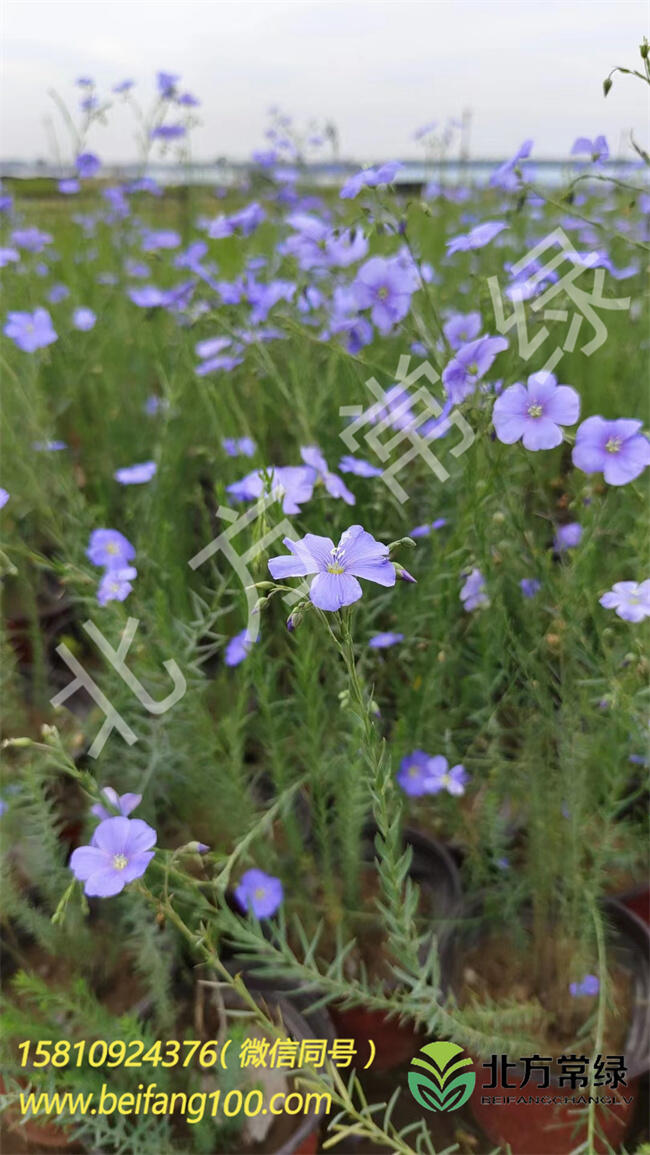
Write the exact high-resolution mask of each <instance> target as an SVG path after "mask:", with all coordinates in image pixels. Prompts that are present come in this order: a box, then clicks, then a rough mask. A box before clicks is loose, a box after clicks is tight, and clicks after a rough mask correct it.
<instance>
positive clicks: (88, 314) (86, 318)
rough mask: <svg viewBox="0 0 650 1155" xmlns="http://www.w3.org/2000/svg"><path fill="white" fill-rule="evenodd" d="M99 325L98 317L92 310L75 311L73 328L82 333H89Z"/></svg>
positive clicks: (81, 309) (80, 309)
mask: <svg viewBox="0 0 650 1155" xmlns="http://www.w3.org/2000/svg"><path fill="white" fill-rule="evenodd" d="M96 323H97V317H96V316H95V314H94V313H93V311H92V309H84V308H79V309H75V311H74V313H73V314H72V326H73V328H74V329H80V330H81V332H82V333H88V332H89V330H90V329H94V327H95V325H96Z"/></svg>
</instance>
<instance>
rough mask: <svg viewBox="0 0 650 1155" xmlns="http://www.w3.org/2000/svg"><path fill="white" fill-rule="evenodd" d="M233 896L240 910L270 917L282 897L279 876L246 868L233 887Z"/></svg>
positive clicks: (279, 904) (257, 916)
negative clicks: (236, 884) (237, 883)
mask: <svg viewBox="0 0 650 1155" xmlns="http://www.w3.org/2000/svg"><path fill="white" fill-rule="evenodd" d="M235 898H236V899H237V902H238V903H239V905H240V907H241V909H242V910H245V911H248V910H250V911H252V912H253V914H254V915H255V917H256V918H270V917H271V915H272V914H275V912H276V910H277V909H278V907H279V906H281V905H282V901H283V899H284V891H283V888H282V883H281V882H280V879H279V878H274V877H273V875H272V874H265V873H264V871H263V870H257V869H255V868H253V869H252V870H246V871H245V872H244V873H243V874H242V876H241V879H240V880H239V885H238V886H236V887H235Z"/></svg>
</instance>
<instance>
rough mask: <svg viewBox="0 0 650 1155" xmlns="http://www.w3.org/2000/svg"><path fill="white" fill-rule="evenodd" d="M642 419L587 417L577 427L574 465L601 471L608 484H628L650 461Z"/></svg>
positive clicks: (586, 471)
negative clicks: (608, 419) (642, 429)
mask: <svg viewBox="0 0 650 1155" xmlns="http://www.w3.org/2000/svg"><path fill="white" fill-rule="evenodd" d="M640 430H641V422H640V421H634V420H631V419H629V418H624V417H619V418H617V419H616V420H614V421H607V420H606V419H605V418H604V417H588V418H587V420H586V421H583V422H582V425H580V426H579V427H578V430H577V433H576V443H575V445H574V447H573V455H572V456H573V464H574V465H575V466H577V468H578V469H581V470H582V472H583V473H602V474H603V475H604V477H605V481H606V482H607V484H608V485H627V483H628V482H629V481H634V479H635V478H636V477H638V476H639V475H640V474H641V473H643V470H644V469H645V467H646V465H648V464H650V441H648V438H647V437H645V436H644V435H643V433H641V432H640Z"/></svg>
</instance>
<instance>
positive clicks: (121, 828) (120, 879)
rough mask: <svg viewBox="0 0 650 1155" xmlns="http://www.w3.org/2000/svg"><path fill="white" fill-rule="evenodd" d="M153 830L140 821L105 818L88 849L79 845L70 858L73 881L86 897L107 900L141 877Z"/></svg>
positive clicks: (151, 843)
mask: <svg viewBox="0 0 650 1155" xmlns="http://www.w3.org/2000/svg"><path fill="white" fill-rule="evenodd" d="M155 842H156V831H155V830H154V829H153V827H151V826H148V825H147V823H146V822H143V821H142V820H141V819H140V818H124V817H121V816H120V817H118V818H107V819H106V820H105V821H104V822H100V824H99V826H98V827H97V829H96V830H95V833H94V834H93V836H92V839H91V843H90V846H79V847H78V848H77V850H75V851H73V853H72V856H71V858H70V863H69V865H70V869H71V871H72V873H73V874H74V876H75V878H77V879H79V880H80V881H81V882H83V883H84V891H85V893H86V894H87V895H89V896H91V895H99V896H100V898H110V897H112V895H114V894H119V893H120V891H122V890H124V887H125V886H126V885H127V883H129V882H133V881H134V880H135V879H136V878H141V876H142V875H143V874H144V872H145V870H146V869H147V867H148V865H149V863H150V862H151V859H152V858H153V856H154V851H153V850H152V849H151V847H152V846H154V845H155Z"/></svg>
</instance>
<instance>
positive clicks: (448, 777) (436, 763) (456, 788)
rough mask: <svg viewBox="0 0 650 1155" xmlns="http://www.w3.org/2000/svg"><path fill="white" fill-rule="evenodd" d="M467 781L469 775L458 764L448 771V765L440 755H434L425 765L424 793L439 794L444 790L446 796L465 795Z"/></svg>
mask: <svg viewBox="0 0 650 1155" xmlns="http://www.w3.org/2000/svg"><path fill="white" fill-rule="evenodd" d="M468 781H469V774H468V773H467V771H466V769H465V767H464V766H463V765H462V764H461V763H460V762H459V763H458V765H457V766H452V767H451V770H450V769H449V763H448V761H447V759H446V758H444V757H443V756H442V754H436V755H435V757H433V758H430V759H429V761H428V763H427V780H426V793H427V794H439V793H440V791H441V790H446V791H447V793H448V794H453V795H454V796H455V797H459V796H460V795H461V794H464V793H465V786H466V784H467V782H468Z"/></svg>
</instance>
